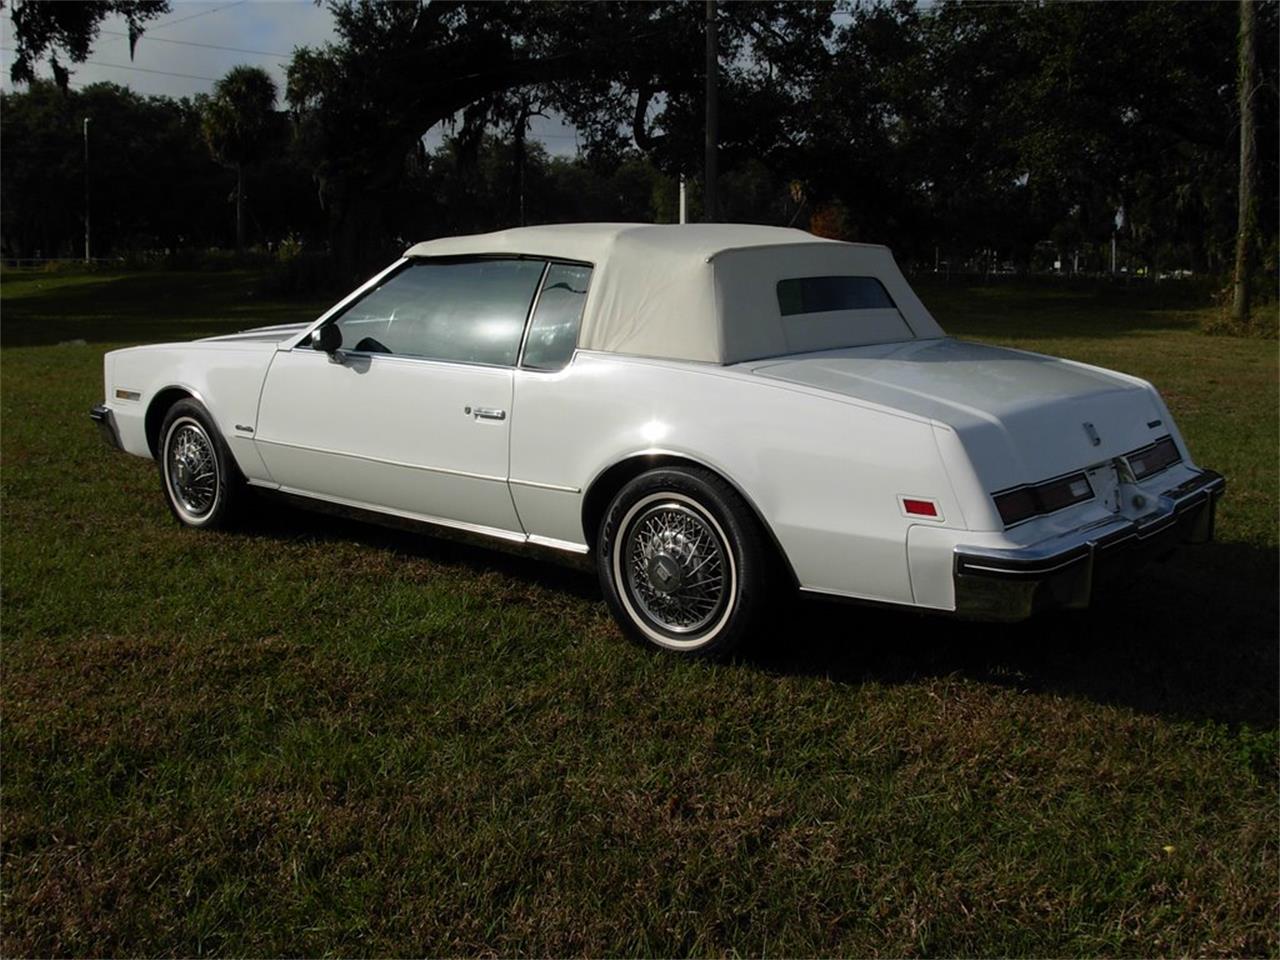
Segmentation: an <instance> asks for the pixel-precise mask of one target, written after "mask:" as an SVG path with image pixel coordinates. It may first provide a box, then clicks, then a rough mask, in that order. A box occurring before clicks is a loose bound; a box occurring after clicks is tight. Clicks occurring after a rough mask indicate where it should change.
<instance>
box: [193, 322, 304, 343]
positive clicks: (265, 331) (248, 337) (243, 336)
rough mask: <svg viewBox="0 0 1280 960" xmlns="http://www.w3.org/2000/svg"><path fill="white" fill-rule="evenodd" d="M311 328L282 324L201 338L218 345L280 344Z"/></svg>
mask: <svg viewBox="0 0 1280 960" xmlns="http://www.w3.org/2000/svg"><path fill="white" fill-rule="evenodd" d="M309 326H311V323H310V322H307V323H280V324H276V325H275V326H273V327H253V328H252V329H250V330H241V331H240V332H239V333H228V334H224V335H222V336H220V337H201V338H200V342H201V343H209V342H217V343H245V342H260V343H279V342H280V341H281V340H288V339H289V338H290V337H292V336H294V335H295V334H299V333H301V332H302V331H303V330H305V329H307V327H309Z"/></svg>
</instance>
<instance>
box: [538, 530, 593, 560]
mask: <svg viewBox="0 0 1280 960" xmlns="http://www.w3.org/2000/svg"><path fill="white" fill-rule="evenodd" d="M529 542H530V543H531V544H533V545H534V546H538V547H548V548H549V549H551V550H563V551H565V552H566V553H580V554H583V555H585V554H586V553H587V552H588V551H590V549H591V548H590V547H588V546H587V545H586V544H585V543H573V542H572V541H569V540H557V539H556V538H555V537H543V536H539V535H538V534H536V533H531V534H529Z"/></svg>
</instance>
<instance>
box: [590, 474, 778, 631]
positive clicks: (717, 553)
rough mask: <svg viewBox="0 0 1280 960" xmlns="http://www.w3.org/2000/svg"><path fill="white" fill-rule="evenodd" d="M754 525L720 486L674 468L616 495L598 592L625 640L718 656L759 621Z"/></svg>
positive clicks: (603, 541) (759, 550)
mask: <svg viewBox="0 0 1280 960" xmlns="http://www.w3.org/2000/svg"><path fill="white" fill-rule="evenodd" d="M768 557H769V553H768V549H767V546H766V543H765V540H764V536H763V533H762V531H761V529H760V525H759V522H758V521H757V520H756V518H755V516H754V515H753V514H752V512H751V510H750V508H749V507H748V506H747V505H746V503H745V502H744V501H743V500H742V497H741V496H739V495H738V493H737V491H735V490H734V489H733V488H732V487H731V486H730V485H729V484H728V483H726V482H725V481H724V480H722V479H720V478H719V477H717V476H716V475H715V474H713V473H711V472H710V471H707V470H701V469H697V468H691V467H690V468H685V467H672V468H659V469H656V470H650V471H648V472H647V473H643V474H641V475H640V476H638V477H636V478H635V479H634V480H632V481H631V482H630V483H628V484H627V485H626V486H624V487H623V488H622V490H620V491H619V492H618V494H617V496H615V497H614V499H613V503H612V504H610V506H609V510H608V512H607V513H606V515H605V520H604V523H603V524H601V527H600V533H599V536H598V539H597V544H596V563H597V571H598V573H599V575H600V583H601V588H602V589H603V591H604V595H605V599H606V600H607V601H608V603H609V606H610V608H611V609H612V611H613V614H614V616H615V617H616V618H617V620H618V622H619V623H620V624H621V626H622V628H623V630H624V631H625V632H626V633H627V634H628V635H630V636H631V637H632V638H633V639H636V640H640V641H642V642H645V643H651V644H654V645H655V646H658V647H662V648H663V649H666V650H671V651H674V652H677V653H680V654H684V655H687V656H723V655H724V654H727V653H728V652H730V651H731V650H733V649H734V648H735V647H737V646H738V645H739V644H740V643H741V642H742V641H743V640H744V639H745V638H746V637H747V636H748V635H749V634H750V632H751V630H752V627H753V626H756V625H757V621H758V618H759V615H760V613H761V612H762V610H763V607H764V604H765V602H766V592H767V590H768V589H769V587H770V584H769V575H768V566H769V564H768Z"/></svg>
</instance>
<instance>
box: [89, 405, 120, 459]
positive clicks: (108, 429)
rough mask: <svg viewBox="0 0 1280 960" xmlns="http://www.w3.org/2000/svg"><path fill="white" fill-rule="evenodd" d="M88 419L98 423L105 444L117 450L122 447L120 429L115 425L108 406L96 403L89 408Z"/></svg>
mask: <svg viewBox="0 0 1280 960" xmlns="http://www.w3.org/2000/svg"><path fill="white" fill-rule="evenodd" d="M89 419H90V420H92V421H93V422H94V423H96V424H97V425H98V431H99V432H100V433H101V434H102V439H103V440H105V441H106V442H107V446H109V447H114V448H115V449H117V450H123V449H124V445H123V444H122V443H121V442H120V431H119V429H117V427H116V416H115V414H114V413H112V412H111V408H110V407H108V406H107V405H106V404H102V403H99V404H97V405H96V406H94V407H93V408H91V409H90V410H89Z"/></svg>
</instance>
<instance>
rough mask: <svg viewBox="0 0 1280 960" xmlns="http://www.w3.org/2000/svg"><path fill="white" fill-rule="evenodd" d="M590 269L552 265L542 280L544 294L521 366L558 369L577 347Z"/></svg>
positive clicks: (539, 299) (535, 311) (540, 300)
mask: <svg viewBox="0 0 1280 960" xmlns="http://www.w3.org/2000/svg"><path fill="white" fill-rule="evenodd" d="M590 283H591V268H590V267H584V266H581V265H578V264H572V263H553V264H551V266H549V267H548V268H547V278H546V279H545V280H544V281H542V293H541V294H540V295H539V296H538V306H537V308H536V309H535V310H534V311H533V320H532V321H531V322H530V324H529V338H528V339H527V340H526V341H525V344H524V359H523V361H521V365H522V366H525V367H529V368H531V369H533V370H559V369H560V368H561V367H563V366H564V365H565V364H566V363H568V362H569V358H570V357H572V356H573V351H574V348H575V347H577V345H578V326H579V325H580V324H581V323H582V307H583V305H584V304H585V303H586V302H587V286H588V285H589V284H590Z"/></svg>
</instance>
